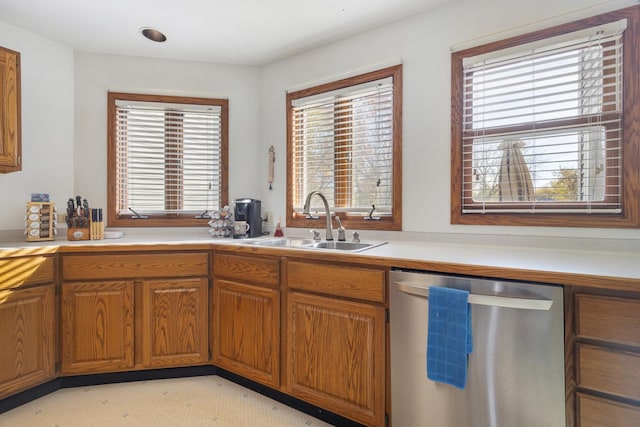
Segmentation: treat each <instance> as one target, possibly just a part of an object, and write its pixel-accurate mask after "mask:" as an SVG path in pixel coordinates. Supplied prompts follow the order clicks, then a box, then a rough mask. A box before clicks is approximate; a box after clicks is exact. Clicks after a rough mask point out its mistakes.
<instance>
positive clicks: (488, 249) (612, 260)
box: [0, 228, 640, 280]
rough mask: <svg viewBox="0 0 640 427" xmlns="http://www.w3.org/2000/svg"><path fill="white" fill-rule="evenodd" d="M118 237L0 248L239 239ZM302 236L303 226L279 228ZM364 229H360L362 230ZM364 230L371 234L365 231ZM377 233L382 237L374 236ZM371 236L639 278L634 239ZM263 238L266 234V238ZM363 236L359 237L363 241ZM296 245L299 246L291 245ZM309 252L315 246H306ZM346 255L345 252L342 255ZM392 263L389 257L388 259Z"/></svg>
mask: <svg viewBox="0 0 640 427" xmlns="http://www.w3.org/2000/svg"><path fill="white" fill-rule="evenodd" d="M124 231H125V236H124V237H123V238H120V239H105V240H95V241H67V240H65V239H63V238H61V237H58V238H57V240H54V241H42V242H26V241H24V236H23V235H22V234H21V233H17V232H0V253H2V251H11V250H15V249H29V248H38V247H51V248H52V249H54V248H55V247H60V246H64V247H73V246H85V245H91V246H112V245H147V244H148V245H163V244H168V245H178V244H220V245H226V244H229V245H238V244H244V243H246V242H245V241H243V240H237V239H229V238H224V239H220V238H211V237H210V236H209V233H208V232H207V229H203V228H198V229H193V228H190V229H127V230H124ZM285 233H286V234H287V235H289V234H291V235H297V236H301V235H305V230H291V231H290V232H289V231H285ZM363 234H364V233H363ZM366 234H367V235H369V234H373V233H366ZM380 236H382V238H380ZM375 237H376V238H375V239H372V240H385V241H388V243H387V244H385V245H382V246H378V247H375V248H372V249H369V250H367V251H364V252H360V253H358V255H361V256H365V257H383V258H387V259H390V260H393V259H397V260H415V261H423V262H435V263H451V264H463V265H472V266H482V267H496V268H507V269H518V270H532V271H540V272H550V273H564V274H580V275H593V276H607V277H611V278H626V279H632V280H640V242H637V241H635V240H633V241H620V242H611V241H601V240H599V239H569V238H566V239H554V238H537V237H522V236H507V237H505V236H468V235H444V234H429V233H414V234H408V233H397V234H393V233H381V234H378V235H376V236H375ZM267 238H268V237H267ZM365 240H368V239H363V241H365ZM296 250H299V249H296ZM310 251H318V250H317V249H315V250H314V249H311V250H310ZM344 255H345V256H349V255H348V254H344ZM391 264H393V262H391Z"/></svg>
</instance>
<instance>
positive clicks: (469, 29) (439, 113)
mask: <svg viewBox="0 0 640 427" xmlns="http://www.w3.org/2000/svg"><path fill="white" fill-rule="evenodd" d="M636 3H637V0H636V1H630V0H613V1H602V0H599V1H598V0H582V1H576V0H518V1H505V0H482V1H478V0H454V1H451V2H449V3H446V4H444V5H442V6H440V7H438V8H435V9H433V10H430V11H427V12H425V13H422V14H419V15H416V16H413V17H411V18H408V19H404V20H401V21H397V22H394V23H391V24H388V25H385V26H381V27H378V28H376V29H373V30H371V31H367V32H365V33H361V34H358V35H355V36H352V37H349V38H346V39H343V40H340V41H337V42H335V43H332V44H330V45H326V46H322V47H319V48H316V49H313V50H310V51H308V52H305V53H302V54H300V55H296V56H294V57H290V58H287V59H284V60H282V61H278V62H275V63H272V64H269V65H267V66H264V67H263V69H262V75H261V78H262V92H261V111H260V118H261V137H262V138H261V141H260V142H261V145H262V147H261V148H260V152H261V153H263V154H264V155H265V156H266V152H267V149H268V147H269V145H271V144H273V145H275V148H276V156H277V157H276V158H277V162H276V181H275V183H274V190H273V191H271V192H269V191H264V190H263V193H262V196H261V197H262V200H263V206H265V207H266V209H269V210H273V211H274V212H275V214H276V215H283V216H284V212H285V198H286V192H285V183H286V176H285V173H286V163H285V159H284V153H286V139H285V131H286V129H285V121H286V119H285V91H286V90H291V89H300V88H302V87H305V86H311V85H313V84H315V83H318V82H325V81H330V80H335V79H336V78H340V77H345V76H347V75H353V74H358V73H361V72H364V71H370V70H373V69H376V68H381V67H382V66H387V65H391V64H393V63H399V62H402V63H403V84H404V91H403V229H404V230H405V231H411V232H427V233H429V232H431V233H474V234H494V235H502V236H506V235H533V236H565V237H606V238H622V239H638V238H640V230H616V229H584V228H582V229H577V228H538V227H490V226H462V225H451V224H450V220H449V204H450V184H449V182H450V131H449V126H450V87H451V86H450V49H451V46H452V45H458V46H459V45H460V44H469V43H468V42H469V41H471V45H473V43H476V44H481V42H487V41H488V40H487V38H488V39H491V38H495V37H505V36H510V35H515V34H516V33H526V32H529V31H532V30H534V29H538V28H542V27H546V26H550V25H556V24H560V23H563V22H570V21H573V20H576V19H579V18H581V17H585V16H591V15H595V14H597V13H601V12H603V11H607V10H613V9H618V8H621V7H626V6H629V5H632V4H636ZM480 38H482V40H477V39H480ZM474 40H475V41H474ZM465 47H470V45H469V46H465ZM261 166H263V167H262V172H261V173H260V175H262V176H265V177H266V163H264V165H262V164H261Z"/></svg>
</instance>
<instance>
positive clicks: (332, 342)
mask: <svg viewBox="0 0 640 427" xmlns="http://www.w3.org/2000/svg"><path fill="white" fill-rule="evenodd" d="M287 298H288V303H287V306H288V311H287V322H288V324H287V341H286V349H287V350H286V351H287V357H286V363H287V371H286V377H287V380H286V388H287V391H288V392H289V393H291V394H292V395H294V396H296V397H299V398H300V399H302V400H306V401H308V402H310V403H313V404H316V405H318V406H321V407H324V408H331V410H332V411H333V412H336V413H338V414H340V415H342V416H345V417H347V418H351V419H353V420H355V421H358V422H360V423H363V424H367V425H376V426H380V425H384V413H385V393H384V390H385V388H384V386H385V346H384V342H385V312H384V308H382V307H380V306H374V305H368V304H363V303H356V302H350V301H344V300H339V299H334V298H327V297H320V296H314V295H306V294H302V293H296V292H292V293H290V294H289V295H288V297H287Z"/></svg>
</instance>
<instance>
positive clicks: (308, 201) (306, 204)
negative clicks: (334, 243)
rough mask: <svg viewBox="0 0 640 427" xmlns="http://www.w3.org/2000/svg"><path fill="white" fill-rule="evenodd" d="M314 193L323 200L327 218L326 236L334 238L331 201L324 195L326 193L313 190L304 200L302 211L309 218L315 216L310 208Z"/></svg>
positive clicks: (328, 238)
mask: <svg viewBox="0 0 640 427" xmlns="http://www.w3.org/2000/svg"><path fill="white" fill-rule="evenodd" d="M314 195H318V197H320V199H321V200H322V203H323V204H324V210H325V215H326V218H327V237H326V238H327V240H333V231H332V228H331V211H330V209H329V203H328V202H327V198H326V197H324V194H322V193H321V192H319V191H312V192H311V193H309V194H308V195H307V199H306V200H305V201H304V208H303V210H302V213H303V214H304V215H307V218H313V217H312V216H311V212H310V211H309V210H310V209H311V198H312V197H313V196H314Z"/></svg>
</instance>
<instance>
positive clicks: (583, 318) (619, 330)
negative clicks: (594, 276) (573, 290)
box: [576, 294, 640, 346]
mask: <svg viewBox="0 0 640 427" xmlns="http://www.w3.org/2000/svg"><path fill="white" fill-rule="evenodd" d="M576 311H577V321H576V335H577V336H578V337H582V338H590V339H597V340H604V341H610V342H616V343H620V344H626V345H635V346H640V300H632V299H624V298H614V297H604V296H597V295H585V294H577V295H576Z"/></svg>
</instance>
